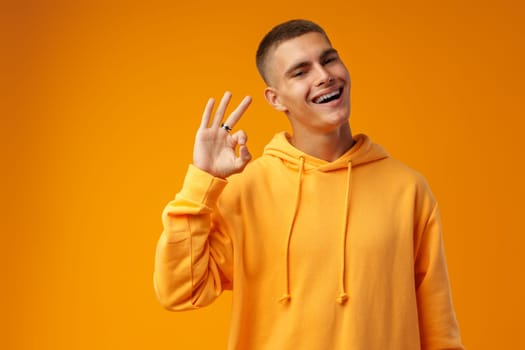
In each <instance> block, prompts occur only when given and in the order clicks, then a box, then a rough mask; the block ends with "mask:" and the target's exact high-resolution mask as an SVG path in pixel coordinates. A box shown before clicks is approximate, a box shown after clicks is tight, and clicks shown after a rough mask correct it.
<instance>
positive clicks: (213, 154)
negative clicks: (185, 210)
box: [193, 92, 252, 178]
mask: <svg viewBox="0 0 525 350" xmlns="http://www.w3.org/2000/svg"><path fill="white" fill-rule="evenodd" d="M231 97H232V95H231V93H229V92H226V93H225V94H224V96H223V97H222V100H221V102H220V104H219V107H218V108H217V111H216V112H215V116H214V117H213V120H212V121H211V123H210V117H211V114H212V110H213V106H214V104H215V101H214V99H213V98H210V99H209V100H208V103H207V104H206V108H205V109H204V113H203V114H202V120H201V125H200V127H199V130H198V131H197V135H196V136H195V146H194V148H193V165H195V166H196V167H197V168H199V169H201V170H204V171H206V172H208V173H209V174H211V175H213V176H215V177H220V178H226V177H228V176H230V175H232V174H235V173H239V172H241V171H242V170H243V169H244V167H245V166H246V165H247V164H248V162H249V161H250V159H251V158H252V156H251V155H250V152H248V148H247V147H246V141H247V140H248V138H247V136H246V133H245V132H244V131H242V130H239V131H237V132H235V133H234V134H230V133H229V131H227V130H226V129H225V128H223V127H221V122H222V119H223V118H224V112H225V111H226V107H227V106H228V103H229V102H230V99H231ZM251 101H252V99H251V97H249V96H246V97H245V98H244V99H243V100H242V101H241V103H240V104H239V105H238V106H237V108H236V109H235V110H234V111H233V112H232V113H231V114H230V115H229V116H228V118H226V120H225V121H224V122H223V123H224V125H227V126H228V127H229V128H231V129H233V127H234V126H235V124H237V122H238V121H239V119H240V118H241V116H242V115H243V113H244V112H245V111H246V109H247V108H248V106H249V105H250V102H251ZM237 146H239V152H238V155H237V153H236V152H235V150H236V148H237Z"/></svg>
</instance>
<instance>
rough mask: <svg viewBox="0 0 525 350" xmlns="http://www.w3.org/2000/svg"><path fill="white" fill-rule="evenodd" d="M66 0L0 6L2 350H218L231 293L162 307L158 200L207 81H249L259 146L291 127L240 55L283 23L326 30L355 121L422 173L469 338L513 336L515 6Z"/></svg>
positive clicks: (520, 288) (518, 26) (181, 156)
mask: <svg viewBox="0 0 525 350" xmlns="http://www.w3.org/2000/svg"><path fill="white" fill-rule="evenodd" d="M71 3H72V4H67V3H60V2H56V1H48V2H47V4H44V2H37V1H34V2H33V3H31V2H27V1H20V2H18V5H16V6H15V5H12V6H5V3H4V4H3V5H2V8H3V10H2V18H0V29H1V30H0V32H1V33H2V34H0V35H1V37H0V38H1V42H2V46H3V48H2V52H3V53H1V54H0V56H1V57H0V62H1V67H2V68H1V71H0V73H1V77H0V80H1V82H2V85H1V123H2V124H1V130H0V137H1V146H2V148H1V149H2V151H1V152H2V172H1V173H2V174H1V176H2V179H1V184H2V201H1V204H0V205H1V208H0V209H1V213H2V218H1V230H2V231H1V239H2V243H1V247H2V254H1V259H2V260H1V261H0V263H1V266H2V271H1V272H2V276H3V277H2V297H1V301H0V302H1V307H2V309H1V310H2V311H1V315H2V325H1V334H0V339H1V340H0V342H1V343H0V347H1V348H3V349H54V350H56V349H160V348H171V349H183V348H184V349H224V348H225V347H226V342H227V332H228V322H229V308H230V306H229V305H230V300H231V295H230V293H226V294H225V295H223V296H222V297H221V298H220V299H219V300H218V301H217V302H216V303H215V304H213V305H212V306H210V307H208V308H205V309H202V310H198V311H194V312H186V313H170V312H167V311H164V310H163V309H162V308H161V307H160V306H159V305H158V304H157V302H156V299H155V296H154V293H153V287H152V270H153V257H154V249H155V244H156V240H157V238H158V236H159V234H160V232H161V229H162V227H161V221H160V215H161V211H162V209H163V207H164V205H165V204H166V203H167V202H168V201H169V200H170V199H171V198H172V197H173V196H174V194H175V193H176V192H177V190H178V188H179V187H180V185H181V182H182V179H183V176H184V172H185V169H186V166H187V164H188V163H189V162H190V161H191V154H192V146H193V135H194V131H195V130H196V127H197V126H198V124H199V118H200V115H201V113H202V110H203V108H204V104H205V102H206V100H207V98H208V97H209V96H214V97H220V96H221V95H222V93H223V91H224V90H225V89H229V90H231V91H232V92H233V93H234V99H233V102H234V103H237V102H239V101H240V99H241V98H242V96H244V95H245V94H250V95H252V96H253V98H254V102H253V104H252V106H251V107H250V109H249V110H248V112H247V114H246V115H245V116H244V119H242V120H241V123H240V126H239V127H242V128H243V129H245V130H246V131H247V133H248V135H249V136H250V141H249V144H250V148H251V151H252V153H253V154H254V155H258V154H260V153H261V151H262V148H263V146H264V145H265V143H266V142H267V141H268V140H269V138H270V137H271V136H272V135H273V133H274V132H276V131H278V130H282V129H288V124H287V121H286V119H285V117H284V116H283V115H280V114H279V113H277V112H275V111H273V110H272V109H271V108H270V107H269V106H268V105H267V104H266V102H265V101H264V99H263V94H262V90H263V88H264V85H263V83H262V82H261V80H260V78H259V77H258V75H257V72H256V69H255V64H254V52H255V50H256V46H257V44H258V41H259V40H260V39H261V37H262V35H263V34H264V33H265V32H266V31H267V30H269V29H270V28H271V27H272V26H273V25H275V24H277V23H279V22H281V21H284V20H287V19H291V18H309V19H312V20H314V21H317V22H318V23H319V24H321V25H322V26H324V27H325V29H326V30H327V32H328V33H329V35H330V37H331V39H332V41H333V44H334V46H335V47H336V48H337V49H338V50H339V51H340V53H341V55H342V57H343V59H344V60H345V62H346V64H347V66H348V67H349V70H350V72H351V75H352V79H353V91H352V103H353V107H352V117H351V122H352V129H353V131H354V132H355V133H357V132H366V133H368V134H369V135H371V136H372V138H373V139H374V140H375V141H377V142H379V143H380V144H382V145H384V146H385V147H386V148H387V150H388V151H389V152H390V153H391V154H392V155H394V156H395V157H396V158H398V159H400V160H402V161H404V162H406V163H407V164H409V165H411V166H412V167H413V168H415V169H417V170H419V171H421V172H422V173H423V174H425V176H426V177H427V179H428V180H429V182H430V184H431V186H432V189H433V191H434V192H435V194H436V196H437V198H438V200H439V202H440V205H441V209H442V217H443V224H444V228H445V232H444V234H445V243H446V252H447V258H448V264H449V270H450V278H451V284H452V288H453V297H454V304H455V307H456V312H457V315H458V319H459V322H460V327H461V331H462V336H463V339H464V342H465V344H466V345H467V347H468V348H469V349H517V348H521V346H523V345H521V346H520V344H521V343H523V341H522V340H521V338H522V337H523V334H524V332H525V328H524V324H523V320H522V319H523V316H522V315H523V314H525V307H524V303H523V301H522V300H523V297H524V295H525V293H524V292H525V290H524V289H525V288H524V282H523V275H524V274H523V267H524V266H523V258H522V257H523V255H524V254H525V253H524V250H523V246H524V243H525V238H524V235H523V233H524V229H523V226H522V221H523V215H524V213H523V212H524V209H525V205H524V204H523V203H524V199H523V198H525V190H524V185H523V183H522V182H523V179H524V175H525V174H524V171H523V153H522V149H523V146H525V143H524V141H523V136H522V133H523V132H522V130H523V127H524V124H525V123H524V121H523V119H524V113H523V101H524V89H523V83H524V81H525V76H524V75H525V74H524V69H523V62H525V55H524V49H523V47H524V45H523V38H524V37H525V30H524V25H523V18H524V16H523V11H522V8H521V7H520V6H521V5H519V4H520V3H521V2H519V1H510V0H509V1H496V0H492V1H452V0H445V1H408V0H405V1H401V2H397V4H396V5H393V4H392V2H390V1H340V0H334V1H322V2H319V1H311V0H308V1H306V0H304V1H290V2H287V1H282V0H279V1H275V0H268V1H261V2H259V3H254V4H248V3H247V2H243V1H227V0H225V1H220V2H219V1H216V2H206V1H184V2H177V1H172V2H171V3H169V4H168V3H160V2H149V1H148V2H147V3H148V5H144V4H140V2H112V3H111V5H108V3H107V2H103V3H102V4H98V5H93V4H94V3H95V2H85V3H82V2H71ZM145 3H146V2H145Z"/></svg>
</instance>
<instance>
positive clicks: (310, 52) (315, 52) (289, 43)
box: [270, 32, 332, 64]
mask: <svg viewBox="0 0 525 350" xmlns="http://www.w3.org/2000/svg"><path fill="white" fill-rule="evenodd" d="M331 47H332V45H330V43H329V42H328V40H327V39H326V37H325V36H324V35H323V34H321V33H317V32H310V33H306V34H303V35H301V36H298V37H295V38H292V39H289V40H286V41H283V42H282V43H280V44H279V45H277V46H276V47H275V48H274V49H273V52H272V53H271V57H270V58H271V61H273V63H274V64H286V63H289V64H293V63H295V62H297V61H303V60H306V61H309V60H316V59H318V58H319V56H320V55H321V54H322V53H323V52H324V51H326V50H327V49H330V48H331Z"/></svg>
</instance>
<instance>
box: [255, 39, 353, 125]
mask: <svg viewBox="0 0 525 350" xmlns="http://www.w3.org/2000/svg"><path fill="white" fill-rule="evenodd" d="M266 71H267V72H268V78H269V83H270V86H269V87H268V88H267V89H266V90H265V95H266V98H267V100H268V101H269V102H270V104H272V105H273V106H274V107H275V108H276V109H278V110H280V111H283V112H285V113H286V115H287V116H288V118H289V119H290V122H291V124H292V128H293V130H294V133H297V132H307V133H329V132H332V131H334V130H336V129H337V128H339V127H341V126H343V125H346V123H347V122H348V117H349V114H350V75H349V73H348V70H347V69H346V67H345V65H344V64H343V62H342V61H341V59H340V58H339V55H338V54H337V51H335V49H333V48H332V46H331V45H330V43H329V42H328V40H327V39H326V38H325V36H324V35H322V34H321V33H317V32H311V33H307V34H303V35H301V36H299V37H296V38H293V39H290V40H287V41H285V42H283V43H281V44H279V45H278V46H277V47H276V48H274V49H273V52H270V54H269V56H268V62H267V66H266Z"/></svg>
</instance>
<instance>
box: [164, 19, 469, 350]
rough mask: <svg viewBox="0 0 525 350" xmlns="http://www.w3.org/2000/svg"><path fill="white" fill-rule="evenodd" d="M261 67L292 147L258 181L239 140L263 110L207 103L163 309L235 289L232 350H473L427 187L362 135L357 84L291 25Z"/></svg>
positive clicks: (167, 254) (272, 159) (169, 224)
mask: <svg viewBox="0 0 525 350" xmlns="http://www.w3.org/2000/svg"><path fill="white" fill-rule="evenodd" d="M257 66H258V68H259V71H260V72H261V75H262V77H263V79H264V80H265V82H266V83H267V85H268V87H267V88H266V89H265V96H266V99H267V100H268V102H269V103H270V104H271V105H272V106H273V107H275V109H277V110H279V111H282V112H284V113H285V114H286V116H287V117H288V119H289V120H290V123H291V126H292V130H293V135H288V134H285V133H278V134H277V135H276V136H275V137H274V138H273V140H272V141H271V142H270V143H269V144H268V145H267V146H266V148H265V150H264V154H263V155H262V156H261V157H260V158H258V159H256V160H255V161H253V162H251V163H250V164H249V165H248V162H249V160H250V158H251V156H250V153H249V152H248V149H247V147H246V140H247V138H246V134H245V133H244V132H243V131H237V132H235V133H230V132H231V131H232V130H231V129H232V128H233V127H234V126H235V124H236V123H237V121H238V120H239V118H240V117H241V116H242V114H243V113H244V111H245V110H246V109H247V108H248V105H249V103H250V98H249V97H246V98H245V99H244V100H243V101H242V102H241V103H240V105H239V106H238V107H237V108H236V109H235V110H234V111H233V112H232V113H231V114H230V115H229V116H228V117H227V118H225V117H224V116H225V110H226V107H227V105H228V102H229V101H230V97H231V95H230V94H229V93H226V94H225V95H224V97H223V98H222V100H221V102H220V104H219V106H218V108H217V111H216V112H215V114H214V115H213V117H212V110H213V105H214V102H213V100H210V101H209V102H208V104H207V105H206V108H205V110H204V114H203V116H202V122H201V125H200V128H199V130H198V132H197V135H196V141H195V148H194V159H193V164H192V165H190V166H189V169H188V172H187V175H186V179H185V181H184V185H183V187H182V190H181V191H180V192H179V193H178V194H177V196H176V197H175V200H173V201H172V202H170V203H169V204H168V205H167V207H166V209H165V211H164V214H163V224H164V232H163V233H162V235H161V237H160V240H159V243H158V248H157V255H156V265H155V276H154V277H155V289H156V292H157V295H158V298H159V300H160V302H161V303H162V304H163V305H164V306H165V307H166V308H168V309H170V310H186V309H194V308H198V307H202V306H205V305H207V304H209V303H211V302H212V301H213V300H214V299H215V298H217V297H218V296H219V295H220V294H221V292H222V291H223V290H224V289H232V290H233V308H232V320H231V330H230V338H229V339H230V340H229V349H301V350H304V349H360V350H375V349H377V350H385V349H396V350H410V349H463V347H462V344H461V340H460V336H459V330H458V326H457V321H456V317H455V314H454V310H453V306H452V302H451V296H450V290H449V281H448V276H447V268H446V262H445V256H444V251H443V242H442V234H441V224H440V218H439V209H438V206H437V204H436V201H435V199H434V197H433V196H432V194H431V192H430V189H429V187H428V185H427V183H426V181H425V180H424V178H423V177H422V176H421V175H419V174H418V173H416V172H415V171H413V170H411V169H410V168H408V167H406V166H405V165H403V164H401V163H400V162H398V161H396V160H394V159H393V158H391V157H390V156H389V155H388V153H387V152H386V151H385V150H384V149H383V148H382V147H381V146H379V145H377V144H375V143H373V142H372V141H371V139H370V138H369V137H367V136H366V135H362V134H360V135H354V136H353V135H352V133H351V130H350V125H349V114H350V77H349V74H348V70H347V69H346V67H345V65H344V64H343V62H342V60H341V58H340V57H339V55H338V53H337V51H336V50H335V49H334V48H333V47H332V45H331V43H330V41H329V39H328V37H327V35H326V34H325V32H324V31H323V29H321V28H320V27H319V26H317V25H316V24H314V23H312V22H309V21H302V20H294V21H289V22H286V23H283V24H280V25H278V26H277V27H275V28H274V29H272V31H270V32H269V33H268V34H267V35H266V36H265V38H264V39H263V40H262V42H261V44H260V46H259V50H258V52H257ZM236 150H237V152H236ZM234 174H236V175H234ZM226 179H227V180H226Z"/></svg>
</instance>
